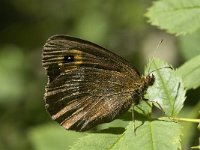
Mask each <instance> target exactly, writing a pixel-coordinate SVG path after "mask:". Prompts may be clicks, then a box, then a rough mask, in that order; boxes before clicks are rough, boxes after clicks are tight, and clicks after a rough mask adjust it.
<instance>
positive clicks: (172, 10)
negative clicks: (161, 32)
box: [146, 0, 200, 35]
mask: <svg viewBox="0 0 200 150" xmlns="http://www.w3.org/2000/svg"><path fill="white" fill-rule="evenodd" d="M199 14H200V1H199V0H189V1H188V0H160V1H156V2H154V4H153V6H152V7H151V8H149V10H148V12H147V14H146V16H147V17H148V19H149V22H150V23H151V24H152V25H155V26H158V27H159V28H161V29H165V30H167V31H168V32H169V33H175V34H177V35H180V34H186V33H192V32H194V31H195V30H197V29H198V28H199V27H200V23H199V22H200V17H199Z"/></svg>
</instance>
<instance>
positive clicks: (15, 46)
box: [0, 0, 200, 150]
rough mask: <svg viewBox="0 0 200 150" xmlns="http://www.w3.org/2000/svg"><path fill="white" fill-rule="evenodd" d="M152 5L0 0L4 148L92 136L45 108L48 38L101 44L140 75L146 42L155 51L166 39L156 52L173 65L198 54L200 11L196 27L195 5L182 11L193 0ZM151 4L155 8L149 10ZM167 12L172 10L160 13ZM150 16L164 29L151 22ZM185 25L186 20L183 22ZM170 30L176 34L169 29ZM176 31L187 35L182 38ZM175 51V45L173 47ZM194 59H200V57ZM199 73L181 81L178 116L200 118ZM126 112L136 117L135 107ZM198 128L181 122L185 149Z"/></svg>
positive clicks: (36, 148)
mask: <svg viewBox="0 0 200 150" xmlns="http://www.w3.org/2000/svg"><path fill="white" fill-rule="evenodd" d="M179 1H180V0H179ZM198 3H199V2H198V1H195V0H193V1H192V2H191V3H190V8H193V9H194V11H193V13H194V14H195V13H196V14H199V10H200V9H198V8H199V7H197V6H199V4H198ZM179 4H181V5H179ZM151 6H152V2H151V1H147V0H134V1H131V0H125V1H113V0H110V1H94V0H85V1H81V0H58V1H55V0H43V1H41V0H29V1H27V0H14V1H11V0H1V1H0V14H1V16H0V17H1V23H0V114H1V115H0V149H2V150H12V149H13V150H16V149H20V150H23V149H24V150H26V149H30V150H31V149H32V150H45V149H48V150H50V149H52V150H53V149H69V148H71V149H73V148H74V149H75V148H76V147H77V148H78V147H79V145H77V141H79V139H81V137H83V136H85V135H87V133H76V132H67V131H65V130H64V129H63V128H62V127H60V126H59V125H58V124H57V123H55V122H53V121H51V119H50V117H49V115H48V114H47V112H46V111H45V108H44V101H43V94H44V86H45V84H46V81H47V77H46V76H45V72H44V69H43V68H42V66H41V52H42V46H43V44H44V43H45V41H46V40H47V38H48V37H49V36H52V35H54V34H67V35H71V36H75V37H79V38H83V39H87V40H89V41H92V42H95V43H98V44H99V45H102V46H103V47H106V48H108V49H110V50H112V51H113V52H115V53H117V54H119V55H121V56H122V57H124V58H126V59H127V60H129V61H130V63H132V64H133V65H134V66H136V68H138V70H139V71H140V72H141V73H142V72H143V71H144V64H146V62H147V59H145V58H150V57H151V55H149V51H145V50H144V49H145V47H146V46H148V45H149V44H148V43H151V44H152V46H151V47H149V48H148V50H151V51H155V49H156V46H157V44H158V43H159V41H160V40H161V39H164V42H163V44H161V46H160V47H159V48H158V50H156V51H157V53H158V51H159V53H161V55H159V56H158V57H161V58H163V57H165V56H167V57H165V59H166V61H167V62H168V63H170V64H172V65H173V67H175V68H176V67H179V66H182V65H183V64H184V63H185V62H187V61H188V60H189V59H191V58H193V57H195V56H197V55H199V54H200V48H199V47H200V46H199V41H200V34H199V29H198V27H199V26H198V25H199V23H197V22H199V20H198V19H199V17H197V18H195V16H193V15H192V16H193V19H192V20H191V22H190V21H189V23H190V25H188V24H187V23H188V20H187V18H189V17H191V13H192V10H193V9H190V11H189V12H186V10H187V9H183V10H182V9H181V8H182V7H186V6H187V2H186V1H184V0H181V3H178V2H177V3H176V1H175V0H170V1H166V0H162V1H158V3H156V4H155V5H154V7H151ZM181 6H182V7H181ZM149 7H151V9H149V12H148V13H147V9H148V8H149ZM186 8H187V7H186ZM162 10H165V11H164V12H167V11H169V13H167V14H165V13H161V12H162ZM174 10H179V11H178V13H177V16H176V15H173V14H171V13H172V12H174ZM181 14H184V15H182V16H181ZM145 15H146V16H147V17H148V19H147V17H145ZM171 16H173V17H171ZM151 17H152V18H151ZM181 17H185V18H184V19H183V18H181ZM169 18H170V19H169ZM181 21H182V22H181ZM147 22H151V23H152V24H154V25H156V26H158V27H159V28H161V29H165V31H163V30H159V29H157V28H156V27H152V26H151V25H150V24H148V23H147ZM166 22H167V23H169V24H167V23H166ZM180 24H181V25H183V24H186V25H187V26H186V28H184V26H181V25H180ZM191 24H192V25H193V26H191ZM180 26H181V27H182V28H179V27H180ZM166 31H167V32H169V33H173V34H171V35H169V34H167V33H166ZM188 33H191V34H188ZM175 34H176V35H181V36H178V37H176V36H174V35H175ZM182 34H185V36H183V35H182ZM151 37H156V38H153V43H152V40H151V39H152V38H151ZM162 49H165V51H164V50H163V51H162ZM171 49H173V50H174V51H170V50H171ZM166 52H167V55H166ZM162 53H163V55H164V56H163V55H162ZM168 53H170V55H168ZM196 59H198V60H199V57H198V58H197V57H196ZM196 62H198V61H196ZM199 62H200V61H199ZM186 65H187V64H186ZM195 65H196V68H199V64H197V63H195V64H190V65H189V66H186V67H187V68H188V69H185V68H184V69H182V67H180V69H179V70H178V71H179V73H180V74H184V73H185V74H187V70H190V69H191V71H192V68H191V66H194V67H195ZM193 69H194V68H193ZM195 76H196V78H197V80H196V81H195V80H193V81H191V82H190V80H189V79H188V78H187V77H186V78H185V80H184V79H183V80H184V83H185V84H186V89H187V90H188V91H187V94H186V96H187V99H186V102H185V104H184V107H183V110H182V111H181V114H180V116H184V117H190V118H198V116H199V114H198V111H199V109H200V103H199V100H200V96H199V92H200V89H199V84H197V83H198V82H197V81H199V74H198V73H196V74H195ZM190 83H194V84H192V85H190ZM124 116H125V118H127V120H129V121H130V120H131V115H130V113H127V114H125V115H124ZM113 125H114V126H120V127H126V126H127V125H128V121H126V120H125V121H121V120H120V119H118V120H115V121H114V122H113ZM107 126H109V125H107V124H105V125H103V126H101V127H99V128H105V129H106V127H107ZM121 130H122V131H124V128H120V129H118V130H117V131H113V133H115V132H116V134H113V135H112V134H108V135H107V136H108V139H115V138H117V136H119V135H118V134H119V133H118V132H119V131H121ZM105 132H106V130H105ZM197 132H198V130H197V129H196V128H195V124H191V123H185V124H183V133H184V134H183V136H182V143H183V146H182V147H183V149H188V148H189V147H190V146H193V145H198V133H197ZM89 136H94V138H93V139H94V140H95V135H89ZM98 138H99V139H101V137H98ZM98 138H97V139H96V140H98ZM104 138H105V137H102V139H104ZM86 139H87V137H86ZM83 140H84V139H83ZM106 141H107V142H112V140H110V141H108V140H106ZM74 144H75V146H74V147H73V146H72V145H74ZM107 144H109V143H107ZM102 146H103V145H102ZM104 146H106V145H104ZM119 147H120V145H119Z"/></svg>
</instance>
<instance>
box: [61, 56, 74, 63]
mask: <svg viewBox="0 0 200 150" xmlns="http://www.w3.org/2000/svg"><path fill="white" fill-rule="evenodd" d="M74 60H75V59H74V56H73V55H66V56H64V58H63V63H70V62H74Z"/></svg>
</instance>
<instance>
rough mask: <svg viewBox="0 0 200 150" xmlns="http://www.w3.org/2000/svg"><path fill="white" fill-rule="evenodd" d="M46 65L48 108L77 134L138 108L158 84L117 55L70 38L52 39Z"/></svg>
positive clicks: (52, 115)
mask: <svg viewBox="0 0 200 150" xmlns="http://www.w3.org/2000/svg"><path fill="white" fill-rule="evenodd" d="M42 65H43V67H44V68H45V70H46V73H47V76H48V82H47V85H46V87H45V95H44V99H45V107H46V109H47V111H48V112H49V113H50V115H51V118H52V119H53V120H55V121H57V122H58V123H60V125H62V126H63V127H64V128H65V129H68V130H75V131H86V130H89V129H91V128H93V127H95V126H97V125H98V124H101V123H107V122H111V121H112V120H114V119H115V118H116V117H118V116H119V115H121V114H123V113H124V112H126V111H127V110H128V109H129V108H130V107H131V105H132V104H133V103H134V104H138V103H139V102H140V101H141V100H142V99H143V97H144V94H145V92H146V90H147V88H148V87H149V86H151V85H153V83H154V81H155V78H154V76H153V75H147V76H143V75H140V73H139V72H138V71H137V69H136V68H134V67H132V66H131V65H130V64H129V63H128V62H127V61H126V60H125V59H123V58H122V57H120V56H118V55H116V54H114V53H113V52H111V51H109V50H107V49H105V48H103V47H101V46H99V45H97V44H94V43H92V42H89V41H86V40H82V39H79V38H75V37H71V36H66V35H55V36H52V37H50V38H49V39H48V40H47V42H46V43H45V45H44V48H43V58H42Z"/></svg>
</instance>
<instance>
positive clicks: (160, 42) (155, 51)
mask: <svg viewBox="0 0 200 150" xmlns="http://www.w3.org/2000/svg"><path fill="white" fill-rule="evenodd" d="M163 41H164V40H163V39H161V40H160V41H159V43H158V45H157V47H156V50H154V54H153V56H156V53H157V51H158V49H159V47H160V45H161V44H162V42H163ZM151 60H152V61H150V65H149V69H148V72H147V73H148V75H149V74H150V73H149V72H150V68H151V65H152V63H153V58H152V59H151Z"/></svg>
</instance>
